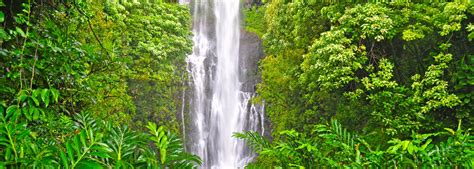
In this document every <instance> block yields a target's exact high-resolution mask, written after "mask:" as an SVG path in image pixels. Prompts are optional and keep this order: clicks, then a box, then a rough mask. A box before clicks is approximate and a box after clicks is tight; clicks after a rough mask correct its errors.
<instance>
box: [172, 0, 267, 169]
mask: <svg viewBox="0 0 474 169" xmlns="http://www.w3.org/2000/svg"><path fill="white" fill-rule="evenodd" d="M180 2H183V3H185V2H184V1H180ZM185 4H189V5H190V7H191V9H192V13H193V33H194V36H193V41H194V48H193V53H192V54H191V55H189V56H188V57H187V63H188V67H187V69H188V72H189V82H188V83H189V84H188V85H189V87H190V90H188V91H187V92H189V106H190V107H189V111H190V112H189V113H190V114H189V117H190V124H188V125H189V127H187V129H188V132H187V133H188V137H187V139H188V140H187V146H188V151H191V152H192V153H194V154H196V155H198V156H200V157H201V159H202V160H203V166H202V167H203V168H239V167H240V168H242V167H243V166H245V165H246V164H247V163H248V162H250V161H251V160H252V159H253V157H254V154H253V153H251V152H250V151H248V150H247V148H246V146H245V144H244V142H243V141H241V140H238V139H235V138H233V137H232V135H233V133H234V132H242V131H245V130H254V131H260V132H263V130H264V129H263V127H264V122H263V120H264V119H263V106H259V105H253V104H252V103H251V98H252V97H253V96H254V95H255V91H247V90H244V87H243V85H242V84H243V80H245V75H244V73H245V71H246V70H247V69H248V68H245V66H242V65H244V64H243V61H241V60H240V57H241V56H240V54H239V50H240V48H239V47H240V38H241V35H240V31H241V30H240V9H239V8H240V0H193V1H191V2H190V3H185ZM255 62H256V61H255ZM249 69H255V68H249ZM253 85H255V84H253ZM260 126H261V127H260Z"/></svg>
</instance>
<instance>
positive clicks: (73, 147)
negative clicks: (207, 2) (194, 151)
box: [0, 0, 201, 168]
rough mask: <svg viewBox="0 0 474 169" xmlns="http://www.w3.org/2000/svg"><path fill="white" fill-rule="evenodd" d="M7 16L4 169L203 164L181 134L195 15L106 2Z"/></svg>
mask: <svg viewBox="0 0 474 169" xmlns="http://www.w3.org/2000/svg"><path fill="white" fill-rule="evenodd" d="M0 8H1V11H0V23H2V26H1V27H0V46H1V49H0V168H135V167H137V168H195V167H196V166H197V165H199V164H200V163H201V162H200V159H199V158H198V157H196V156H194V155H191V154H189V153H186V152H185V151H184V149H183V148H184V146H183V144H182V142H181V140H180V135H179V133H178V132H176V131H179V126H178V122H177V120H176V117H175V112H176V111H175V107H177V106H178V102H177V101H176V100H179V99H178V98H177V97H175V95H177V93H178V92H179V91H181V90H180V89H181V87H182V86H180V84H181V80H180V77H182V73H183V72H184V70H183V69H182V67H183V66H182V65H184V63H185V60H184V59H185V57H186V55H187V54H188V53H189V52H191V47H192V42H191V40H190V38H189V37H190V35H191V32H190V14H189V10H188V9H186V8H185V7H183V6H180V5H177V4H170V3H164V2H162V1H156V2H155V1H134V2H126V1H125V2H123V1H120V2H119V1H105V0H104V1H92V0H85V1H78V0H65V1H64V0H15V1H10V0H8V1H1V0H0ZM144 105H146V106H144ZM148 121H150V122H148ZM146 124H148V125H146ZM157 124H158V126H162V127H157ZM165 126H166V127H165Z"/></svg>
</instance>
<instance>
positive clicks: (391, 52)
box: [235, 0, 474, 168]
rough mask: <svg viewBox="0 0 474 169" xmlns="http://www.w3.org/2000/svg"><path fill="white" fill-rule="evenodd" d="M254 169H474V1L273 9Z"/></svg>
mask: <svg viewBox="0 0 474 169" xmlns="http://www.w3.org/2000/svg"><path fill="white" fill-rule="evenodd" d="M245 14H246V16H249V17H247V18H246V25H245V27H246V28H247V30H248V31H252V32H254V33H256V34H257V35H260V36H261V38H262V40H263V45H264V47H265V53H266V55H267V56H266V57H265V58H264V59H263V60H262V61H261V62H260V71H261V74H262V82H261V83H260V84H259V85H258V94H259V98H257V99H255V100H254V101H255V102H262V101H265V105H266V114H267V116H268V117H269V119H270V121H271V128H272V141H269V140H268V139H267V138H263V137H261V136H259V135H258V134H256V133H253V132H245V133H237V134H236V135H235V137H238V138H241V139H244V140H246V141H247V142H248V143H249V145H250V146H251V147H253V148H254V150H255V151H256V152H257V153H258V154H259V157H258V159H257V161H256V162H255V163H253V164H251V165H249V166H248V167H249V168H253V167H254V168H255V167H257V168H259V167H262V166H266V167H268V166H273V167H281V168H291V167H295V168H320V167H328V168H329V167H331V168H332V167H349V168H367V167H370V168H371V167H376V168H398V167H402V168H418V167H421V168H438V167H442V168H446V167H448V168H450V167H452V168H472V167H474V160H473V159H474V158H473V151H474V147H473V146H474V137H473V136H472V134H471V133H472V131H471V130H470V128H472V127H473V121H474V120H473V116H472V115H473V114H472V112H473V109H474V107H473V105H474V104H473V99H474V98H473V97H474V90H473V85H474V81H473V79H474V76H473V75H474V72H473V71H474V66H473V64H474V45H473V41H472V40H473V38H474V29H473V28H474V27H473V22H474V5H473V4H472V2H467V1H455V2H405V1H390V2H370V1H369V2H366V1H355V2H341V3H331V2H328V1H322V2H321V1H311V0H310V1H305V0H294V1H288V0H270V1H267V2H266V3H265V5H264V6H262V7H259V8H258V9H257V8H255V7H253V8H251V9H247V10H246V13H245Z"/></svg>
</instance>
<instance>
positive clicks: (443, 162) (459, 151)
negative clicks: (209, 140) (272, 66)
mask: <svg viewBox="0 0 474 169" xmlns="http://www.w3.org/2000/svg"><path fill="white" fill-rule="evenodd" d="M470 132H471V131H470V130H462V129H461V123H459V126H458V128H457V130H456V131H454V130H453V129H449V128H446V129H445V131H443V132H437V133H428V134H417V133H412V136H411V138H409V139H406V140H400V139H397V138H394V139H392V140H390V141H389V142H388V143H389V147H388V148H386V149H381V147H383V146H380V145H370V144H369V143H367V142H366V141H365V140H364V136H358V135H354V134H352V133H350V132H348V131H347V130H346V129H345V128H343V127H342V126H341V124H340V123H338V122H337V121H335V120H333V121H331V123H330V124H318V125H314V126H313V129H312V130H311V132H309V133H308V134H305V133H300V132H297V131H295V130H285V131H282V132H280V133H279V134H280V136H281V137H282V139H280V140H278V141H274V142H271V143H270V142H269V141H268V140H267V139H266V138H264V137H262V136H260V135H259V134H258V133H255V132H250V131H249V132H246V133H236V134H234V137H237V138H241V139H244V140H245V141H247V143H248V144H249V145H250V146H251V147H252V148H253V149H254V150H256V152H257V153H258V154H259V157H258V158H261V159H263V160H260V161H265V162H266V163H264V164H261V163H255V164H250V165H249V166H248V168H261V167H269V166H272V167H282V168H291V167H299V168H321V167H323V168H324V167H329V168H334V167H335V168H340V167H349V168H366V167H379V168H398V167H401V168H417V167H421V168H426V167H427V168H439V167H441V168H449V167H454V168H460V167H461V168H472V167H474V136H471V135H470ZM440 138H443V139H442V141H440ZM446 138H447V139H446ZM433 140H437V143H433Z"/></svg>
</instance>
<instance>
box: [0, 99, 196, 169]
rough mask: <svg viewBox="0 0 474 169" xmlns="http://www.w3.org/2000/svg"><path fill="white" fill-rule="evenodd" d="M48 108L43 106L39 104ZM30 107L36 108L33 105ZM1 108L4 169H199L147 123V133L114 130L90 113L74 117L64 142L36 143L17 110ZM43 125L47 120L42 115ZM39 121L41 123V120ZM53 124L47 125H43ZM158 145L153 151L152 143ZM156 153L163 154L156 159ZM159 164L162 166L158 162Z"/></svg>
mask: <svg viewBox="0 0 474 169" xmlns="http://www.w3.org/2000/svg"><path fill="white" fill-rule="evenodd" d="M41 103H44V102H41ZM29 104H36V103H34V102H30V103H29ZM5 107H6V106H4V105H2V106H0V111H1V116H0V119H1V120H2V122H1V123H0V133H2V134H1V137H0V159H2V163H0V166H3V167H8V168H24V167H28V168H30V167H33V168H35V167H40V168H43V167H44V168H57V167H59V166H62V167H65V168H111V167H114V168H134V167H140V166H143V167H145V166H146V167H148V168H150V167H151V168H166V167H179V168H195V167H196V165H199V164H201V161H200V159H199V157H197V156H194V155H191V154H189V153H187V152H184V150H183V144H182V143H181V140H180V139H179V138H178V137H176V136H175V135H174V134H172V133H170V132H165V131H164V128H163V127H160V128H159V129H156V124H155V123H149V127H148V128H149V133H150V134H147V133H141V132H138V131H133V130H130V129H129V128H128V127H126V126H112V125H110V124H111V123H105V121H103V120H99V121H98V120H96V119H95V118H93V117H92V116H91V114H89V113H82V114H76V115H75V116H74V118H73V119H74V124H73V125H71V126H70V127H71V129H73V130H72V132H71V133H69V134H68V135H66V136H65V138H64V139H63V140H55V139H57V138H56V137H60V135H56V136H55V137H53V138H41V137H38V136H37V134H36V132H37V129H33V128H31V127H29V125H34V123H33V122H28V121H29V120H28V119H27V118H26V115H25V114H22V108H21V107H19V106H17V105H12V106H8V107H7V108H5ZM40 119H44V115H40ZM40 119H38V120H36V121H37V122H39V121H43V120H40ZM43 122H45V123H50V122H48V121H43ZM152 142H153V143H155V147H151V146H150V145H151V144H150V143H152ZM155 148H156V149H157V150H158V151H159V153H156V152H155V151H154V150H155ZM157 159H160V161H159V163H157V162H158V161H156V160H157Z"/></svg>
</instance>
